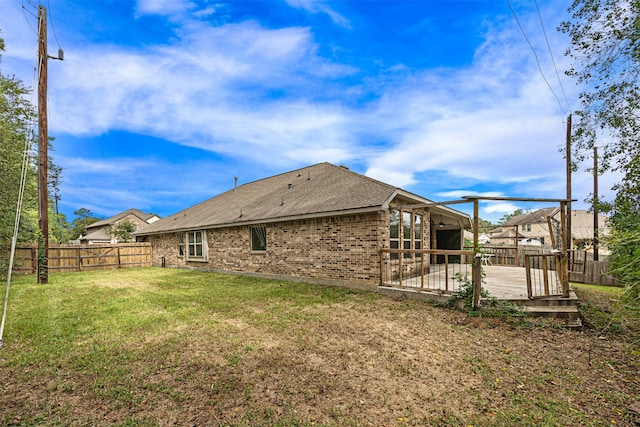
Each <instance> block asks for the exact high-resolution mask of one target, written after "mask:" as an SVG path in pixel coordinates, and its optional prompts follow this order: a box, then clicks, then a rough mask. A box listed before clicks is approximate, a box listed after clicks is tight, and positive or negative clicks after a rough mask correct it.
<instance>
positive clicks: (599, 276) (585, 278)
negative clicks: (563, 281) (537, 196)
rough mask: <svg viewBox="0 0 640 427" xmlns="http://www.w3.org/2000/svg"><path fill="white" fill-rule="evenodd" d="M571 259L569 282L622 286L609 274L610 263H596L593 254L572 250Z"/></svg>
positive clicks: (605, 261)
mask: <svg viewBox="0 0 640 427" xmlns="http://www.w3.org/2000/svg"><path fill="white" fill-rule="evenodd" d="M570 253H571V256H570V258H569V280H571V281H572V282H577V283H591V284H594V285H602V286H620V285H619V284H618V279H617V278H616V277H614V276H612V275H610V274H608V273H607V269H608V268H609V261H607V260H606V259H605V260H602V261H594V260H593V253H591V252H588V251H584V250H572V251H570Z"/></svg>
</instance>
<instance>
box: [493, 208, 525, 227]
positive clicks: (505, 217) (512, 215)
mask: <svg viewBox="0 0 640 427" xmlns="http://www.w3.org/2000/svg"><path fill="white" fill-rule="evenodd" d="M520 215H524V211H523V210H522V209H516V210H515V211H513V212H511V213H510V214H504V215H502V218H500V219H499V220H498V225H504V224H506V223H507V221H509V220H510V219H511V218H515V217H517V216H520Z"/></svg>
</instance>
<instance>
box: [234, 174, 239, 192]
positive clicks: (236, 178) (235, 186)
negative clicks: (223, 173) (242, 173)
mask: <svg viewBox="0 0 640 427" xmlns="http://www.w3.org/2000/svg"><path fill="white" fill-rule="evenodd" d="M237 188H238V177H237V176H234V177H233V191H236V189H237Z"/></svg>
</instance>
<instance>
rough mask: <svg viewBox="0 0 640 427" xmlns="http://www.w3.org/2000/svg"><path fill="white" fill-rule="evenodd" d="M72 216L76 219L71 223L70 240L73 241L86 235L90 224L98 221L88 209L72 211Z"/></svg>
mask: <svg viewBox="0 0 640 427" xmlns="http://www.w3.org/2000/svg"><path fill="white" fill-rule="evenodd" d="M73 214H74V215H75V216H76V218H75V219H74V220H73V222H72V228H71V239H72V240H75V239H77V238H78V237H80V236H83V235H86V234H87V227H88V226H90V225H91V224H95V223H96V222H98V221H100V218H98V217H97V216H95V215H94V214H93V212H91V210H90V209H87V208H80V209H78V210H77V211H74V212H73Z"/></svg>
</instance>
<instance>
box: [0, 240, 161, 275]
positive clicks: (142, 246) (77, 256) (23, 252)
mask: <svg viewBox="0 0 640 427" xmlns="http://www.w3.org/2000/svg"><path fill="white" fill-rule="evenodd" d="M151 255H152V254H151V244H150V243H118V244H108V245H50V246H49V257H48V265H49V272H50V273H57V272H69V271H89V270H115V269H117V268H131V267H151V260H152V257H151ZM37 257H38V248H37V246H36V245H35V244H32V245H20V246H19V247H17V248H16V254H15V259H14V266H13V271H14V272H16V273H23V274H36V273H37V270H38V259H37ZM0 258H3V259H7V258H8V250H3V251H2V253H1V256H0Z"/></svg>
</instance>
